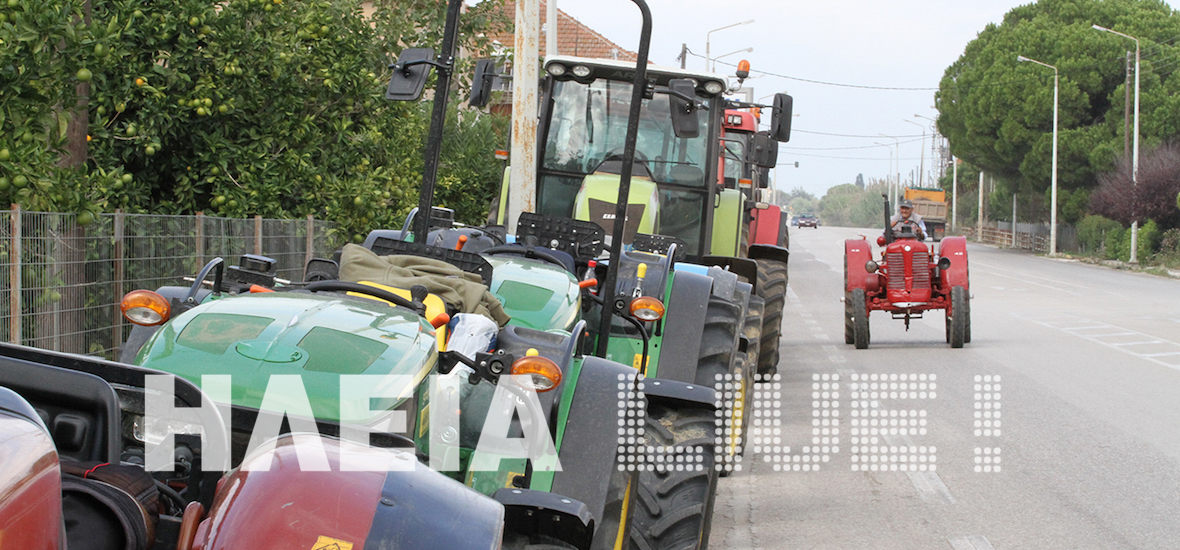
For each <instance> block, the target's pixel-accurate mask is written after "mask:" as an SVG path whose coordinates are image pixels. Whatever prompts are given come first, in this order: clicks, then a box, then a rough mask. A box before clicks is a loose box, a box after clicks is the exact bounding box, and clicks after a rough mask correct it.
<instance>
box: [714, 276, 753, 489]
mask: <svg viewBox="0 0 1180 550" xmlns="http://www.w3.org/2000/svg"><path fill="white" fill-rule="evenodd" d="M762 310H763V303H762V298H759V297H758V296H750V306H749V307H748V308H746V320H745V325H744V326H743V327H742V336H743V337H744V338H745V339H746V341H747V344H746V354H745V355H744V356H741V357H739V358H738V359H739V360H740V361H741V362H742V369H741V372H742V379H741V386H740V388H741V389H740V393H739V399H740V403H739V404H735V407H734V419H733V420H734V426H735V429H734V430H733V432H732V433H733V437H734V438H735V439H734V441H732V442H725V444H726V446H727V447H730V446H732V447H733V452H732V453H730V455H731V456H730V459H731V460H730V461H727V463H725V464H722V468H721V476H722V477H725V476H728V475H729V474H730V473H732V472H733V470H734V467H733V466H734V465H735V464H737V461H738V459H737V457H740V456H742V455H743V454H745V450H746V441H747V440H749V439H750V436H749V433H750V424H751V422H750V419H751V417H750V415H751V414H752V411H753V402H754V381H755V377H756V376H758V375H757V373H756V372H755V371H756V369H757V367H758V348H759V340H760V337H761V333H762ZM739 415H740V416H739ZM726 450H727V451H728V450H729V449H726Z"/></svg>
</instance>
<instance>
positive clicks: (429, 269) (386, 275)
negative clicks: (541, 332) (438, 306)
mask: <svg viewBox="0 0 1180 550" xmlns="http://www.w3.org/2000/svg"><path fill="white" fill-rule="evenodd" d="M340 280H342V281H352V282H359V281H371V282H374V283H379V284H383V285H388V286H392V287H397V288H405V289H409V288H411V287H413V286H414V285H422V286H424V287H426V290H428V291H430V293H431V294H434V295H437V296H438V297H439V298H441V299H442V301H443V302H445V303H447V304H449V305H451V306H454V307H457V308H459V310H460V311H461V312H462V313H476V314H479V315H483V316H485V317H488V318H490V319H492V320H494V321H496V324H498V325H500V326H504V324H506V323H507V322H508V320H509V317H508V314H507V313H505V312H504V306H503V305H501V304H500V300H497V299H496V297H495V296H493V295H492V293H491V292H488V287H486V286H484V284H483V280H482V279H480V277H479V275H476V274H474V273H467V272H464V271H463V270H461V269H459V268H457V267H455V266H453V265H451V264H448V263H446V262H444V261H442V260H435V259H432V258H423V257H419V256H378V255H377V254H375V253H373V251H372V250H369V249H367V248H365V247H363V246H359V245H355V244H346V245H344V250H343V252H342V253H341V255H340Z"/></svg>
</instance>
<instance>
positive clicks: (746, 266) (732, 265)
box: [701, 256, 758, 287]
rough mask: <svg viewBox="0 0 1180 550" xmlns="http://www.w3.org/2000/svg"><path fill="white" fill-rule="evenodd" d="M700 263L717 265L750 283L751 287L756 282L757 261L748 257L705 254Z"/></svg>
mask: <svg viewBox="0 0 1180 550" xmlns="http://www.w3.org/2000/svg"><path fill="white" fill-rule="evenodd" d="M701 263H702V264H703V265H707V266H717V267H720V268H722V269H724V270H726V271H729V272H731V273H734V274H736V275H737V276H738V277H740V280H742V281H745V282H747V283H750V285H751V287H752V286H753V285H755V284H757V283H758V262H756V261H754V260H751V259H750V258H738V257H735V256H705V257H702V258H701Z"/></svg>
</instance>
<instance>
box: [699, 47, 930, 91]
mask: <svg viewBox="0 0 1180 550" xmlns="http://www.w3.org/2000/svg"><path fill="white" fill-rule="evenodd" d="M687 51H688V53H689V54H691V55H694V56H696V57H699V58H701V59H705V56H703V55H701V54H699V53H696V52H694V51H692V50H687ZM712 61H713V63H714V64H721V65H726V66H729V67H737V64H735V63H729V62H727V61H718V60H716V59H714V60H712ZM750 72H751V73H758V74H762V75H766V76H774V77H778V78H784V79H787V80H796V81H799V82H807V83H809V84H819V85H821V86H836V87H840V88H857V89H862V90H883V91H895V92H931V91H937V90H938V88H916V87H905V86H869V85H865V84H848V83H843V82H827V81H824V80H814V79H811V78H802V77H798V76H790V75H785V74H778V73H772V72H769V71H760V70H751V71H750Z"/></svg>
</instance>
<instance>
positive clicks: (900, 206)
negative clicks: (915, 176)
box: [897, 199, 914, 208]
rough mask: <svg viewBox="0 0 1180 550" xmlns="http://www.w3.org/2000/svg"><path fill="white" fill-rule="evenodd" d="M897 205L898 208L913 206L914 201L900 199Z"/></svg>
mask: <svg viewBox="0 0 1180 550" xmlns="http://www.w3.org/2000/svg"><path fill="white" fill-rule="evenodd" d="M897 207H898V208H913V207H914V203H913V202H911V201H910V199H902V201H901V202H900V203H898V205H897Z"/></svg>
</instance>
